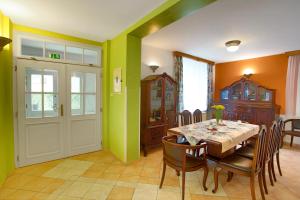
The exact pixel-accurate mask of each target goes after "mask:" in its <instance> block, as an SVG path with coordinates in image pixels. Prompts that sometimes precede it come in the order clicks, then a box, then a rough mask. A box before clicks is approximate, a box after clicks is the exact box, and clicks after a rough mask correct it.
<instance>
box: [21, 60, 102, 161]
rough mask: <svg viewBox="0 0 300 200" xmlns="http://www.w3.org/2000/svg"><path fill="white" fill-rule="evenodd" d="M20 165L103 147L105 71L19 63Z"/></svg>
mask: <svg viewBox="0 0 300 200" xmlns="http://www.w3.org/2000/svg"><path fill="white" fill-rule="evenodd" d="M17 66H18V70H17V99H18V100H17V107H18V133H17V138H18V140H17V141H18V152H17V155H18V157H17V161H18V166H26V165H30V164H35V163H40V162H45V161H50V160H55V159H60V158H64V157H68V156H72V155H77V154H81V153H88V152H92V151H97V150H100V149H101V113H100V107H101V80H100V73H101V71H100V70H101V69H100V68H97V67H89V66H84V65H72V64H65V63H55V62H46V61H36V60H28V59H21V58H19V59H17Z"/></svg>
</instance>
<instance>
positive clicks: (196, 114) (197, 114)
mask: <svg viewBox="0 0 300 200" xmlns="http://www.w3.org/2000/svg"><path fill="white" fill-rule="evenodd" d="M193 120H194V123H197V122H202V112H201V110H199V109H196V110H195V111H194V112H193Z"/></svg>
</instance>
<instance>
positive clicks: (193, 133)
mask: <svg viewBox="0 0 300 200" xmlns="http://www.w3.org/2000/svg"><path fill="white" fill-rule="evenodd" d="M212 127H213V128H215V129H216V130H209V128H212ZM168 132H170V133H174V132H177V133H179V134H182V135H184V136H185V137H186V139H187V140H188V142H189V143H190V144H191V145H196V144H197V143H198V142H199V141H200V140H212V141H216V142H219V143H221V144H222V153H224V152H225V151H227V150H229V149H231V148H233V147H235V146H236V145H238V144H240V143H241V142H243V141H245V140H247V139H248V138H250V137H252V136H254V135H256V134H257V133H258V132H259V126H258V125H254V124H247V123H242V122H234V121H227V120H223V125H216V120H215V119H211V120H207V121H203V122H199V123H194V124H190V125H186V126H181V127H176V128H172V129H169V130H168Z"/></svg>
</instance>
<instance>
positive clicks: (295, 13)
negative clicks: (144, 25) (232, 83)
mask: <svg viewBox="0 0 300 200" xmlns="http://www.w3.org/2000/svg"><path fill="white" fill-rule="evenodd" d="M299 19H300V0H218V1H216V2H214V3H212V4H210V5H208V6H206V7H204V8H202V9H200V10H198V11H197V12H195V13H194V14H192V15H190V16H187V17H184V18H182V19H181V20H179V21H176V22H175V23H173V24H171V25H169V26H166V27H165V28H163V29H161V30H160V31H158V32H156V33H154V34H152V35H149V36H147V37H145V38H144V39H143V44H146V45H150V46H154V47H159V48H162V49H167V50H171V51H182V52H185V53H189V54H192V55H195V56H199V57H202V58H205V59H209V60H212V61H215V62H217V63H220V62H228V61H234V60H242V59H248V58H255V57H261V56H267V55H273V54H279V53H283V52H286V51H292V50H299V49H300V25H299ZM235 39H238V40H241V41H242V43H241V45H240V50H239V51H237V52H234V53H230V52H227V51H226V48H225V45H224V44H225V42H226V41H229V40H235Z"/></svg>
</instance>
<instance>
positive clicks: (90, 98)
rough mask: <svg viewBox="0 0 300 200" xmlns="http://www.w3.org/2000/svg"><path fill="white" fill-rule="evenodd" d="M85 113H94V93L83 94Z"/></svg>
mask: <svg viewBox="0 0 300 200" xmlns="http://www.w3.org/2000/svg"><path fill="white" fill-rule="evenodd" d="M85 114H96V95H90V94H88V95H85Z"/></svg>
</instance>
